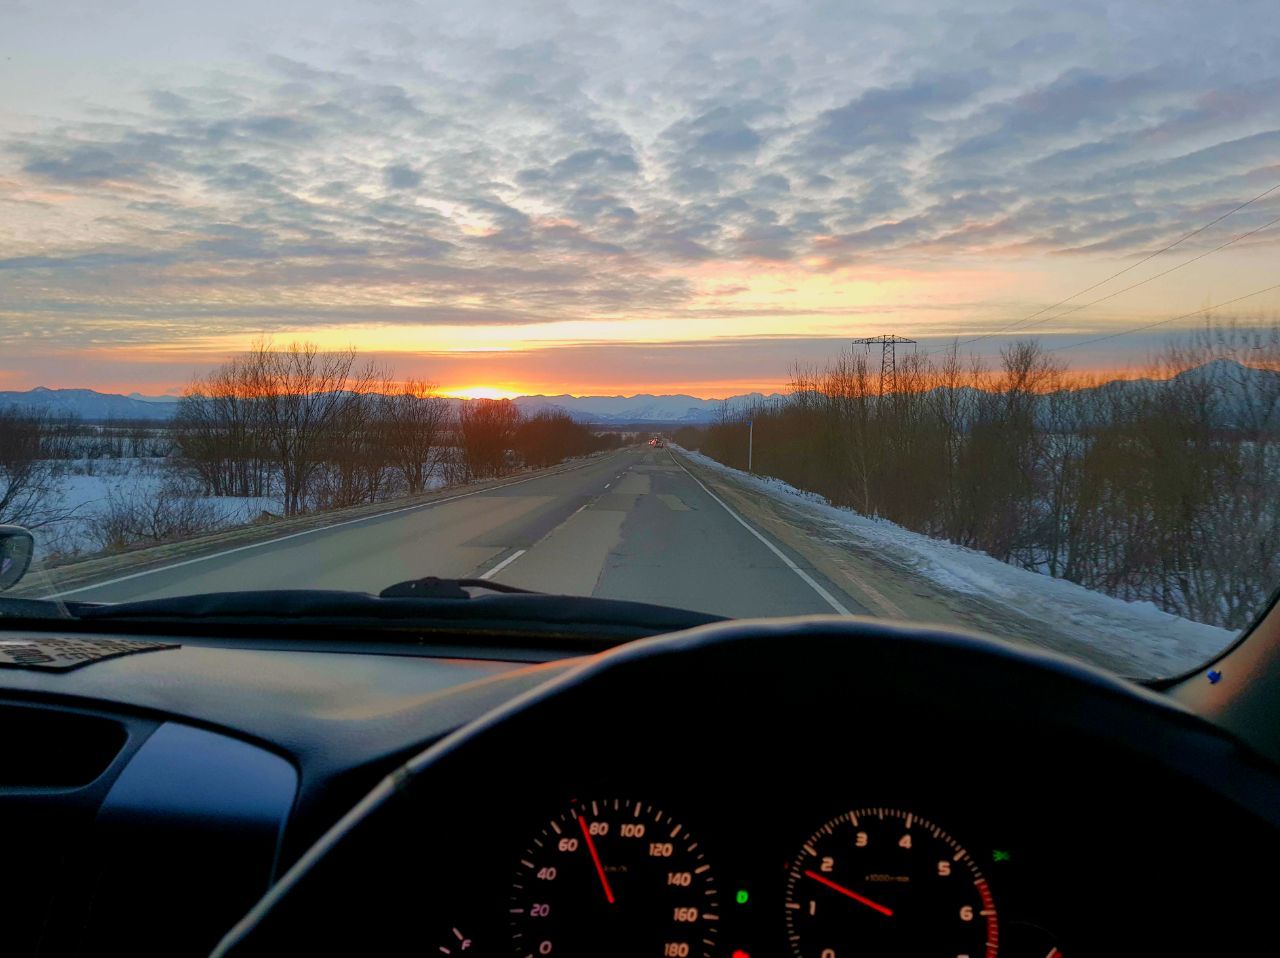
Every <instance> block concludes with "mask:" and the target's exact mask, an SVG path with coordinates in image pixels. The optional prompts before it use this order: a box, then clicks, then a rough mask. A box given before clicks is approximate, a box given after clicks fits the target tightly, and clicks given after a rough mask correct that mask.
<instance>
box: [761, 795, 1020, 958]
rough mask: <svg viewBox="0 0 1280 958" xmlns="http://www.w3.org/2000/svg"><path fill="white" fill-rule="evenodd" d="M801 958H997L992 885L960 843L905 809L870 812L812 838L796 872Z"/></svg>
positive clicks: (790, 908) (793, 924) (792, 904)
mask: <svg viewBox="0 0 1280 958" xmlns="http://www.w3.org/2000/svg"><path fill="white" fill-rule="evenodd" d="M786 906H787V931H788V936H789V938H790V940H791V951H792V954H794V955H795V956H796V958H852V956H855V955H902V956H908V955H909V956H913V958H995V956H996V952H997V950H998V947H999V942H1000V930H999V924H998V921H997V916H996V906H995V902H994V900H993V899H992V897H991V889H990V888H989V887H988V885H987V881H986V879H985V878H984V877H983V876H982V873H981V872H980V871H979V870H978V865H977V863H976V862H975V861H974V860H973V858H972V856H970V854H969V853H968V852H967V851H965V850H964V848H963V847H961V845H960V843H959V842H957V841H956V840H955V839H954V838H952V837H951V836H950V835H948V834H947V833H946V832H944V831H943V830H942V829H941V828H939V827H938V826H937V825H934V824H933V823H932V822H929V821H926V820H925V819H923V818H921V817H919V816H918V815H915V814H913V813H911V812H907V811H902V810H901V809H896V808H862V809H858V810H856V811H852V812H846V813H845V814H843V815H841V816H839V817H838V818H834V819H832V820H831V821H829V822H827V823H826V824H825V825H823V826H822V827H821V828H820V829H818V830H817V831H816V832H814V834H813V835H811V836H810V837H809V840H808V841H807V842H805V843H804V845H803V847H802V848H801V849H800V854H798V855H797V856H796V857H795V859H794V860H793V861H792V863H791V867H790V868H789V869H788V871H787V895H786Z"/></svg>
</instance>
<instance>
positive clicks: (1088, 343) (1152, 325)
mask: <svg viewBox="0 0 1280 958" xmlns="http://www.w3.org/2000/svg"><path fill="white" fill-rule="evenodd" d="M1277 289H1280V283H1276V284H1275V285H1274V286H1268V287H1267V288H1266V289H1256V290H1254V291H1253V292H1252V293H1245V294H1244V295H1243V296H1237V297H1236V298H1235V299H1229V300H1227V301H1226V302H1225V303H1218V304H1217V305H1215V306H1206V307H1204V308H1203V309H1197V310H1196V311H1195V312H1193V313H1183V314H1182V315H1181V316H1174V317H1173V318H1172V319H1161V320H1158V321H1156V322H1154V323H1147V324H1146V325H1145V326H1135V327H1133V328H1132V329H1122V330H1121V331H1120V332H1118V333H1108V334H1107V335H1106V336H1095V337H1094V338H1093V339H1086V340H1082V341H1081V342H1078V343H1069V344H1068V345H1066V346H1055V347H1053V348H1052V349H1049V350H1046V352H1050V353H1057V352H1061V351H1062V350H1064V349H1079V348H1080V347H1081V346H1091V345H1093V344H1094V343H1101V342H1104V341H1105V340H1108V339H1116V338H1117V337H1120V336H1128V335H1129V334H1130V333H1140V332H1142V331H1143V330H1146V329H1154V328H1155V327H1156V326H1167V325H1168V324H1169V323H1176V322H1178V321H1179V320H1182V319H1190V318H1191V317H1192V316H1199V315H1200V314H1201V313H1209V312H1212V311H1213V310H1215V309H1222V308H1223V307H1225V306H1233V305H1235V304H1236V303H1239V302H1241V301H1242V300H1246V299H1252V298H1253V297H1255V296H1261V295H1262V294H1263V293H1270V292H1272V291H1273V290H1277Z"/></svg>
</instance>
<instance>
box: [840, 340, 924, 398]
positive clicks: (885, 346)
mask: <svg viewBox="0 0 1280 958" xmlns="http://www.w3.org/2000/svg"><path fill="white" fill-rule="evenodd" d="M914 342H915V340H914V339H907V338H906V337H905V336H895V335H893V333H886V334H885V335H883V336H867V337H865V338H863V339H855V340H854V341H853V344H854V345H855V346H866V347H867V350H868V351H870V350H871V344H872V343H879V344H880V395H881V396H883V395H884V394H885V392H886V390H885V386H886V385H887V386H888V387H889V388H888V390H887V391H888V392H891V393H893V392H897V391H898V360H897V356H896V355H895V353H894V345H895V344H896V343H914Z"/></svg>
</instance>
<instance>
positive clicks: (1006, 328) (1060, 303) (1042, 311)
mask: <svg viewBox="0 0 1280 958" xmlns="http://www.w3.org/2000/svg"><path fill="white" fill-rule="evenodd" d="M1276 190H1280V183H1277V184H1276V185H1275V186H1273V187H1271V188H1270V189H1268V190H1263V191H1262V192H1261V193H1259V194H1258V195H1257V196H1255V197H1253V198H1252V199H1249V200H1245V201H1244V202H1243V203H1241V204H1240V205H1239V206H1237V207H1234V208H1233V209H1229V210H1227V212H1225V213H1223V214H1222V215H1221V216H1219V217H1217V218H1216V219H1212V220H1210V221H1209V222H1208V223H1205V224H1204V225H1203V226H1201V227H1199V228H1198V229H1194V230H1192V231H1191V232H1190V233H1188V234H1186V235H1185V236H1183V237H1181V238H1180V239H1177V240H1175V241H1174V242H1172V243H1170V244H1169V245H1168V246H1165V247H1164V248H1163V249H1158V250H1156V251H1155V252H1154V253H1148V254H1147V255H1146V256H1144V257H1143V258H1142V259H1140V260H1138V261H1137V262H1136V263H1130V264H1129V265H1128V266H1126V267H1125V268H1124V269H1122V270H1120V271H1119V272H1116V273H1112V274H1111V275H1110V276H1108V277H1107V278H1106V279H1102V280H1099V281H1098V282H1096V283H1094V284H1093V285H1092V286H1086V287H1085V288H1084V289H1082V290H1078V291H1077V292H1074V293H1072V294H1071V295H1070V296H1068V297H1067V298H1066V299H1061V300H1059V301H1058V302H1056V303H1054V304H1053V305H1052V306H1046V307H1044V308H1043V309H1038V310H1036V311H1035V312H1034V313H1031V314H1030V315H1028V316H1023V317H1022V318H1021V319H1015V320H1014V321H1013V322H1012V323H1009V324H1008V325H1007V326H1002V327H1001V328H999V329H996V330H993V331H992V332H989V333H983V334H982V335H981V336H974V337H973V338H972V339H966V340H963V341H962V342H959V343H956V345H957V346H968V345H969V344H970V343H976V342H980V341H981V340H984V339H990V338H991V337H992V336H999V335H1000V334H1001V333H1004V332H1008V331H1009V330H1012V329H1013V328H1014V327H1015V326H1021V325H1022V324H1023V323H1025V322H1027V321H1028V320H1032V319H1035V318H1036V317H1037V316H1043V315H1044V314H1045V313H1047V312H1050V311H1052V310H1055V309H1057V308H1058V307H1059V306H1065V305H1066V304H1067V303H1069V302H1071V301H1072V300H1073V299H1075V298H1076V297H1077V296H1083V295H1084V294H1085V293H1091V292H1093V291H1094V290H1095V289H1097V288H1098V287H1099V286H1105V285H1106V284H1107V283H1109V282H1111V281H1112V280H1113V279H1117V278H1119V277H1121V276H1123V275H1124V274H1125V273H1127V272H1129V271H1130V270H1134V269H1137V268H1138V267H1139V266H1141V265H1143V264H1144V263H1149V262H1150V261H1151V260H1153V259H1155V258H1156V257H1157V256H1159V255H1160V254H1162V253H1167V252H1169V250H1171V249H1173V248H1174V247H1176V246H1181V245H1182V244H1183V243H1185V242H1186V241H1187V240H1189V239H1191V238H1192V237H1195V236H1199V235H1200V234H1201V233H1203V232H1204V231H1205V230H1207V229H1209V228H1210V227H1211V226H1216V225H1217V224H1218V223H1221V222H1222V221H1223V220H1225V219H1226V218H1227V217H1228V216H1231V215H1233V214H1235V213H1239V212H1240V211H1241V210H1242V209H1244V208H1245V207H1246V206H1252V205H1253V204H1254V203H1256V202H1258V200H1260V199H1263V198H1265V197H1267V196H1270V195H1271V194H1272V193H1274V192H1275V191H1276ZM1273 222H1275V221H1273ZM1267 225H1268V226H1270V225H1271V224H1270V223H1268V224H1267ZM1265 228H1266V227H1260V229H1265ZM1254 232H1257V231H1256V230H1255V231H1254ZM1245 235H1249V234H1245ZM1238 238H1239V239H1243V238H1244V237H1238ZM1226 245H1230V244H1226ZM1219 249H1221V247H1219ZM1210 252H1216V250H1211V251H1210ZM1204 255H1208V254H1207V253H1206V254H1204ZM1188 262H1195V260H1189V261H1188ZM1182 265H1183V266H1185V265H1186V263H1183V264H1182ZM1169 272H1171V271H1169ZM1159 275H1161V276H1163V275H1164V274H1163V273H1161V274H1159ZM1155 278H1156V277H1152V279H1155ZM1129 288H1130V289H1132V288H1133V287H1129ZM1121 292H1123V290H1122V291H1121ZM1078 308H1080V309H1083V308H1084V307H1078ZM1062 315H1066V314H1065V313H1064V314H1062ZM1050 318H1053V317H1050ZM1037 325H1038V324H1037ZM950 348H951V347H950V346H941V347H939V348H938V349H937V350H932V352H940V351H942V350H944V349H950Z"/></svg>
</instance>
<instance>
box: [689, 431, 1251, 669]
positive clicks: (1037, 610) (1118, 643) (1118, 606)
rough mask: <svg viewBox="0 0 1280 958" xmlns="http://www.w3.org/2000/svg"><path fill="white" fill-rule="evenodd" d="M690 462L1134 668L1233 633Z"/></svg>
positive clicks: (1213, 646) (1186, 657)
mask: <svg viewBox="0 0 1280 958" xmlns="http://www.w3.org/2000/svg"><path fill="white" fill-rule="evenodd" d="M681 454H682V455H684V456H687V457H688V458H689V459H690V460H691V461H692V462H694V463H697V464H698V465H699V466H702V467H704V468H706V469H709V470H712V471H714V472H717V473H720V474H721V475H724V476H727V477H732V479H733V480H734V481H736V482H738V483H740V484H741V485H743V486H746V487H748V488H751V489H754V490H756V491H757V492H759V493H762V494H764V495H767V496H771V497H773V498H775V499H779V500H782V501H785V502H786V503H787V504H788V505H790V506H791V507H792V508H795V509H797V510H800V511H802V512H804V513H806V514H807V515H809V516H810V517H812V518H813V519H815V520H817V521H818V522H819V523H820V524H821V526H822V527H823V529H824V532H825V533H826V535H824V538H827V539H828V541H830V542H833V543H836V544H839V545H842V546H845V547H848V548H850V549H855V550H859V551H860V552H863V553H866V554H870V555H873V556H877V557H879V558H880V559H882V560H883V561H884V562H885V563H886V564H888V565H890V566H894V567H896V568H899V569H904V570H908V571H909V572H911V573H914V574H916V575H919V576H921V577H922V578H924V579H927V580H928V581H929V582H930V583H932V584H933V585H934V586H935V587H937V588H939V589H943V590H946V591H948V592H954V593H962V594H965V595H970V596H975V597H978V598H981V599H982V600H984V601H986V602H990V603H997V604H1000V605H1002V606H1005V607H1006V608H1008V609H1009V610H1010V611H1011V612H1013V613H1016V614H1018V615H1019V616H1021V617H1023V618H1026V619H1031V620H1033V621H1038V622H1044V623H1048V624H1051V628H1052V631H1054V632H1057V633H1065V634H1068V635H1070V636H1071V637H1072V638H1073V639H1074V640H1075V641H1076V643H1077V644H1079V645H1082V646H1085V647H1094V648H1097V649H1098V651H1099V653H1100V654H1099V660H1100V661H1102V660H1105V663H1106V664H1108V665H1110V666H1111V667H1114V663H1117V662H1121V663H1128V664H1129V665H1130V666H1131V667H1130V668H1129V669H1127V671H1128V672H1129V673H1130V674H1132V675H1136V676H1168V675H1174V674H1178V673H1180V672H1183V671H1186V670H1188V669H1191V668H1194V667H1196V666H1198V665H1200V664H1201V663H1203V662H1205V661H1206V660H1208V659H1209V658H1212V657H1213V656H1214V655H1216V654H1217V653H1218V652H1220V651H1222V649H1224V648H1225V647H1226V646H1227V645H1228V644H1229V643H1230V642H1231V641H1232V639H1234V638H1235V633H1234V632H1232V631H1230V630H1228V629H1222V628H1218V627H1217V626H1212V625H1204V624H1202V623H1199V622H1192V621H1190V620H1188V619H1183V618H1179V617H1178V616H1175V615H1170V614H1169V613H1167V612H1162V611H1160V610H1159V609H1157V608H1156V607H1155V606H1154V605H1151V604H1150V603H1147V602H1126V601H1124V600H1122V599H1116V598H1113V597H1111V596H1109V595H1104V594H1102V593H1101V592H1094V591H1092V590H1090V589H1086V588H1084V587H1083V586H1080V585H1077V584H1075V583H1074V582H1068V581H1066V580H1065V579H1054V578H1051V577H1050V576H1047V575H1041V574H1040V573H1037V572H1030V571H1028V570H1026V569H1019V568H1017V567H1016V566H1012V565H1008V564H1007V563H1004V562H1001V561H999V560H998V559H994V558H992V557H991V556H989V555H986V554H985V553H982V552H977V551H974V550H973V549H966V548H965V547H963V546H958V545H955V544H954V543H950V542H946V541H944V540H941V539H931V538H929V537H928V536H925V535H921V534H919V533H917V532H911V531H910V530H908V529H904V528H903V527H902V526H899V525H896V524H894V523H892V522H889V521H887V520H884V519H872V518H868V517H867V516H864V515H861V514H859V513H857V512H854V511H852V510H851V509H842V508H838V507H836V506H832V505H831V504H830V503H828V502H827V501H826V500H825V499H823V498H822V497H820V496H817V495H815V494H813V493H810V492H804V491H802V490H799V489H796V488H795V487H793V486H789V485H787V484H786V483H785V482H782V481H780V480H778V479H772V478H768V477H762V476H756V475H751V474H750V473H745V472H742V471H740V470H737V469H732V468H730V467H728V466H725V465H723V464H722V463H720V462H717V461H716V460H714V459H712V458H710V457H708V456H704V455H702V454H701V453H697V452H691V451H689V450H684V449H682V450H681Z"/></svg>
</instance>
